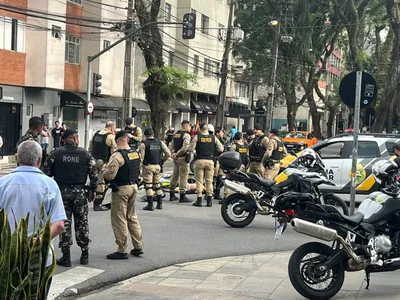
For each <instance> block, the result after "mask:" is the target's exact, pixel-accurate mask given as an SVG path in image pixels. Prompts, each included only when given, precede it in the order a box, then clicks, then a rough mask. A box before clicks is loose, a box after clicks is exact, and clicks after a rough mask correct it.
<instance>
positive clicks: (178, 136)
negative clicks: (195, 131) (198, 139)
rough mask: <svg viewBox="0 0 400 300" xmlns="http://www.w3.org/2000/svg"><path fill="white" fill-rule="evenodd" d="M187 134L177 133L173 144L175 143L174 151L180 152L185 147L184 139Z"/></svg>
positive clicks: (181, 131)
mask: <svg viewBox="0 0 400 300" xmlns="http://www.w3.org/2000/svg"><path fill="white" fill-rule="evenodd" d="M185 133H187V132H186V131H184V130H179V131H178V132H177V133H175V134H174V138H173V143H174V150H175V152H178V151H179V150H181V149H182V147H183V137H184V136H185Z"/></svg>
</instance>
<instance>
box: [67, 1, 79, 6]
mask: <svg viewBox="0 0 400 300" xmlns="http://www.w3.org/2000/svg"><path fill="white" fill-rule="evenodd" d="M68 1H69V2H73V3H76V4H80V5H82V0H68Z"/></svg>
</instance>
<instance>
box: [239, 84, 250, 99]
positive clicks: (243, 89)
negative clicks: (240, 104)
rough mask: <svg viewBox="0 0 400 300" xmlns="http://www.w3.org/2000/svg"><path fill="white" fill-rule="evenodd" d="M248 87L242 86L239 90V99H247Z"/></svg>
mask: <svg viewBox="0 0 400 300" xmlns="http://www.w3.org/2000/svg"><path fill="white" fill-rule="evenodd" d="M247 89H248V88H247V85H245V84H241V85H240V90H239V97H247Z"/></svg>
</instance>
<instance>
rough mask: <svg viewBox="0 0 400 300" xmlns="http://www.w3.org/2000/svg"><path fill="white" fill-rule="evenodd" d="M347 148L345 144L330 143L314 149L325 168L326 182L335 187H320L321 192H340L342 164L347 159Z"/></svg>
mask: <svg viewBox="0 0 400 300" xmlns="http://www.w3.org/2000/svg"><path fill="white" fill-rule="evenodd" d="M346 148H348V146H347V145H346V142H344V141H340V142H332V143H326V144H322V145H319V146H317V147H315V148H314V149H315V150H316V151H317V152H318V154H319V155H320V156H321V158H322V161H323V163H324V164H325V168H326V170H327V173H328V180H329V181H331V182H332V183H334V184H335V186H329V185H321V186H320V188H321V189H323V190H335V191H337V190H341V189H342V188H343V179H342V176H343V164H344V160H345V159H346V158H348V157H346V156H348V151H346Z"/></svg>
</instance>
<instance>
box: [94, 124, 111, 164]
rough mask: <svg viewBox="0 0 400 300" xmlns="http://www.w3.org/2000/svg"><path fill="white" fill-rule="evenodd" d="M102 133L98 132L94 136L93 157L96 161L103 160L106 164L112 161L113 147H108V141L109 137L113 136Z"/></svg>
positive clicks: (108, 133)
mask: <svg viewBox="0 0 400 300" xmlns="http://www.w3.org/2000/svg"><path fill="white" fill-rule="evenodd" d="M99 132H100V131H97V132H96V133H95V134H94V137H93V141H92V156H93V157H94V158H95V159H102V160H103V161H104V162H108V160H109V159H110V156H111V153H110V149H111V147H109V146H107V144H106V140H107V137H108V135H110V134H112V133H111V132H107V133H106V134H100V133H99Z"/></svg>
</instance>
